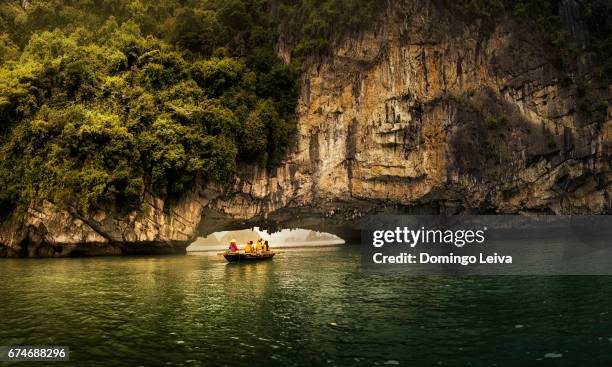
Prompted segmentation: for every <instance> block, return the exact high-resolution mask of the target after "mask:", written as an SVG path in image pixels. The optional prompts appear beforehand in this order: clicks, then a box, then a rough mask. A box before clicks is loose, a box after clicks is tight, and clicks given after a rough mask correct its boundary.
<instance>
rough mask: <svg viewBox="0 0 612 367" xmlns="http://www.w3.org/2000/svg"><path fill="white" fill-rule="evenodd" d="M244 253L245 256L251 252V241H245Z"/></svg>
mask: <svg viewBox="0 0 612 367" xmlns="http://www.w3.org/2000/svg"><path fill="white" fill-rule="evenodd" d="M244 252H245V253H247V254H250V253H251V252H253V241H247V243H246V246H244Z"/></svg>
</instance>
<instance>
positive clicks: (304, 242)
mask: <svg viewBox="0 0 612 367" xmlns="http://www.w3.org/2000/svg"><path fill="white" fill-rule="evenodd" d="M259 238H261V239H263V240H267V241H268V242H269V244H270V247H273V248H304V247H324V246H337V245H343V244H345V243H346V241H345V240H344V239H342V238H341V237H339V236H337V235H335V234H332V233H328V232H321V231H316V230H310V229H304V228H292V229H282V230H279V231H276V232H271V233H270V232H268V231H266V230H263V229H260V228H259V227H252V228H244V229H239V230H228V231H218V232H213V233H211V234H208V235H207V236H202V237H198V238H197V239H196V240H195V241H194V242H193V243H192V244H191V245H189V246H188V247H187V252H207V251H220V250H225V249H227V247H228V245H229V242H230V241H231V240H236V243H237V244H238V247H239V248H243V247H244V246H245V244H246V242H247V241H257V239H259Z"/></svg>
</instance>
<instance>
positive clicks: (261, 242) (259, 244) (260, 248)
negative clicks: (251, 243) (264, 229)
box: [255, 238, 263, 252]
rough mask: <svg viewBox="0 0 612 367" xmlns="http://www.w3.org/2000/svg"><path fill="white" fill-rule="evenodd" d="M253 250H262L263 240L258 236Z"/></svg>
mask: <svg viewBox="0 0 612 367" xmlns="http://www.w3.org/2000/svg"><path fill="white" fill-rule="evenodd" d="M255 251H257V252H262V251H263V240H262V239H261V238H260V239H258V240H257V245H256V246H255Z"/></svg>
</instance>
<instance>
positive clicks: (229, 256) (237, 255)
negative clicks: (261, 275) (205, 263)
mask: <svg viewBox="0 0 612 367" xmlns="http://www.w3.org/2000/svg"><path fill="white" fill-rule="evenodd" d="M222 255H223V257H224V258H225V260H227V261H229V262H231V263H233V262H242V261H258V260H270V259H272V258H273V257H274V255H276V253H275V252H272V251H268V252H260V253H249V254H247V253H245V252H224V253H222Z"/></svg>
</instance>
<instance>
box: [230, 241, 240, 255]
mask: <svg viewBox="0 0 612 367" xmlns="http://www.w3.org/2000/svg"><path fill="white" fill-rule="evenodd" d="M229 250H230V251H231V252H236V251H238V246H237V245H236V240H234V239H232V240H231V241H230V244H229Z"/></svg>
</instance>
